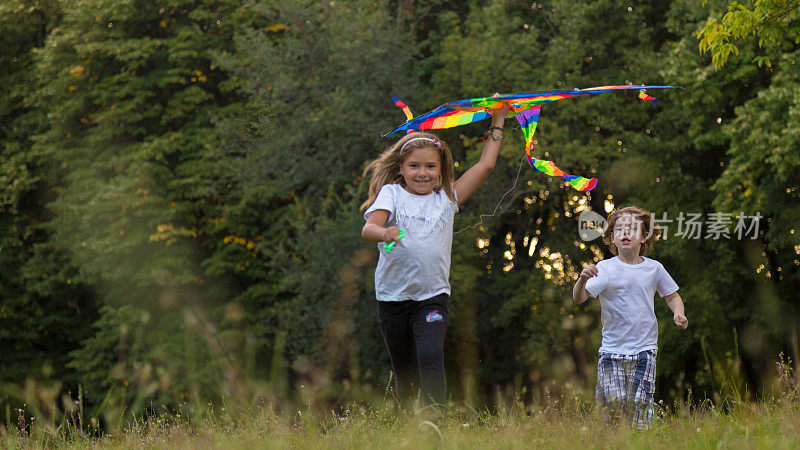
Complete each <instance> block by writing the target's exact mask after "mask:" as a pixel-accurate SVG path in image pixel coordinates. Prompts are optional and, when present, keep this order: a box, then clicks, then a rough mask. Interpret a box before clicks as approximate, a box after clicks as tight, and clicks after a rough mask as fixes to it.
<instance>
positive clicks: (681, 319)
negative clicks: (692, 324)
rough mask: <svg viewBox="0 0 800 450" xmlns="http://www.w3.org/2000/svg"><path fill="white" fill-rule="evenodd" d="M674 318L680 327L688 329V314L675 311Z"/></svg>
mask: <svg viewBox="0 0 800 450" xmlns="http://www.w3.org/2000/svg"><path fill="white" fill-rule="evenodd" d="M672 320H674V321H675V325H677V326H678V327H680V328H682V329H684V330H685V329H686V327H688V326H689V319H687V318H686V316H684V315H683V314H681V313H675V314H674V315H673V316H672Z"/></svg>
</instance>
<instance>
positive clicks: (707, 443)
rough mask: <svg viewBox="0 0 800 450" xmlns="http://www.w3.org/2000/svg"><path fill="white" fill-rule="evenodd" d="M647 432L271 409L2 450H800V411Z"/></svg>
mask: <svg viewBox="0 0 800 450" xmlns="http://www.w3.org/2000/svg"><path fill="white" fill-rule="evenodd" d="M661 416H662V417H661V418H659V419H658V420H657V421H656V422H655V423H654V425H653V428H652V429H651V430H649V431H638V430H634V429H630V428H629V427H627V426H617V427H611V426H609V425H607V424H606V422H605V421H604V420H603V418H602V417H601V416H600V414H599V413H598V412H597V411H595V410H594V408H592V407H591V406H588V405H583V406H580V405H570V406H567V407H558V406H552V407H546V408H540V409H533V410H530V409H529V410H527V411H526V410H524V409H523V408H521V407H514V406H510V407H506V408H501V409H500V410H499V411H495V412H494V413H488V412H483V413H481V412H475V411H472V410H469V409H460V410H459V409H457V408H454V409H451V410H449V411H447V412H446V413H445V415H444V417H439V418H438V419H436V420H434V421H435V422H436V423H438V424H439V430H440V433H441V437H439V433H437V432H436V431H435V430H434V429H433V428H432V427H430V426H427V425H422V427H421V428H422V429H420V424H421V423H422V421H423V420H424V417H423V415H420V414H416V415H415V414H410V413H398V412H396V410H394V409H392V408H389V407H385V408H376V407H374V406H373V407H369V408H364V407H359V406H355V405H354V406H352V408H351V409H349V410H345V411H344V412H343V413H341V414H336V415H334V414H317V415H310V414H308V413H304V412H303V411H299V412H297V413H296V414H294V415H287V414H283V415H276V414H275V413H274V412H272V411H271V410H268V409H258V410H256V411H255V412H248V413H245V414H240V415H238V416H237V418H235V419H234V418H232V416H231V415H230V414H224V415H220V414H214V415H209V418H207V419H205V420H202V421H195V422H191V421H185V420H182V419H181V418H180V417H177V416H172V417H169V418H164V417H161V418H153V419H151V420H149V421H147V422H144V423H140V424H137V425H135V426H132V427H130V428H127V429H121V430H120V431H119V432H118V433H116V434H114V433H111V434H110V435H108V434H106V435H103V436H101V437H83V436H81V434H80V433H77V432H74V431H73V432H65V431H63V430H60V431H56V432H52V431H50V432H48V431H46V430H45V428H46V427H37V426H36V425H35V424H34V425H32V426H31V427H30V429H29V432H28V434H27V435H20V433H19V432H18V430H16V429H13V430H9V429H8V428H4V427H2V426H0V435H2V438H0V444H2V446H3V447H4V448H23V447H24V448H37V447H49V448H230V449H239V448H370V449H376V448H377V449H388V448H414V449H416V448H458V449H463V448H475V449H478V448H769V449H772V448H800V404H798V403H797V402H795V401H790V400H788V399H780V400H775V401H770V402H766V403H750V402H746V403H745V402H742V403H734V404H732V405H731V406H729V407H728V408H726V411H722V410H721V409H719V408H715V407H712V406H700V407H693V408H690V407H687V406H681V405H678V406H677V407H675V408H670V411H666V412H663V411H662V413H661Z"/></svg>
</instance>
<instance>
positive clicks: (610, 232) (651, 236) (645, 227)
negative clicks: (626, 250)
mask: <svg viewBox="0 0 800 450" xmlns="http://www.w3.org/2000/svg"><path fill="white" fill-rule="evenodd" d="M625 214H630V215H632V216H633V217H635V218H637V219H639V220H641V221H642V229H641V233H643V234H644V235H645V236H647V240H646V241H644V242H643V243H642V246H641V247H640V248H639V255H644V254H646V253H647V252H649V251H650V250H651V249H652V248H653V243H654V242H655V241H657V240H658V238H659V236H661V227H659V226H658V224H657V223H656V222H655V219H653V216H652V215H651V214H650V212H649V211H645V210H644V209H641V208H639V207H636V206H627V207H625V208H621V209H617V210H614V212H612V213H611V214H610V215H609V216H608V225H607V226H606V229H605V230H604V231H603V242H605V243H606V245H608V249H609V250H611V253H613V254H614V255H617V254H619V252H618V250H617V246H616V245H614V242H612V239H613V237H614V226H615V225H616V224H617V220H619V218H620V217H622V216H623V215H625Z"/></svg>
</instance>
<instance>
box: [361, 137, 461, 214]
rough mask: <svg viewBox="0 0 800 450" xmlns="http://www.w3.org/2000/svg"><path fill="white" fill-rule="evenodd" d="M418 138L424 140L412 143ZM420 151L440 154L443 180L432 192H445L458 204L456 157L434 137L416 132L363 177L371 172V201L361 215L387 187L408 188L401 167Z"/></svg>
mask: <svg viewBox="0 0 800 450" xmlns="http://www.w3.org/2000/svg"><path fill="white" fill-rule="evenodd" d="M416 138H425V139H418V140H415V141H414V142H409V141H410V140H412V139H416ZM406 142H408V145H406ZM437 143H438V144H437ZM421 148H429V149H431V150H435V151H437V152H439V159H440V162H441V167H442V180H441V183H439V185H438V186H435V187H434V188H433V190H434V191H436V192H439V191H440V190H442V189H444V192H445V193H446V194H447V197H448V198H449V199H450V200H451V201H456V197H455V193H453V182H454V176H453V156H452V155H451V154H450V147H448V146H447V144H446V143H444V142H443V141H441V140H440V139H439V138H438V137H437V136H436V135H435V134H433V133H425V132H415V133H409V134H407V135H405V136H403V138H402V139H400V140H399V141H397V142H396V143H395V144H394V145H392V146H391V147H389V149H388V150H386V151H384V152H383V154H381V156H380V157H378V159H376V160H374V161H372V162H371V163H369V165H368V166H367V168H366V170H364V176H366V175H367V173H369V172H370V171H372V179H371V180H370V182H369V198H368V199H367V201H365V202H364V203H362V204H361V210H362V211H363V210H365V209H367V208H368V207H369V205H371V204H372V203H373V202H374V201H375V197H377V196H378V192H380V190H381V188H382V187H383V186H384V185H387V184H393V183H397V184H400V185H401V186H405V180H404V179H403V176H402V175H401V174H400V167H401V166H402V165H403V161H405V160H406V158H408V155H410V154H411V152H413V151H414V150H419V149H421Z"/></svg>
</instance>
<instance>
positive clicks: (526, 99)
mask: <svg viewBox="0 0 800 450" xmlns="http://www.w3.org/2000/svg"><path fill="white" fill-rule="evenodd" d="M674 88H680V89H683V88H681V87H680V86H663V85H622V86H597V87H592V88H587V89H563V90H553V91H538V92H518V93H515V94H504V95H499V96H497V97H478V98H468V99H463V100H456V101H454V102H448V103H445V104H443V105H441V106H439V107H438V108H436V109H434V110H433V111H430V112H427V113H425V114H422V115H420V116H417V117H411V111H410V110H409V109H408V107H407V106H405V104H404V103H403V102H402V101H400V99H398V98H397V97H393V98H392V100H393V101H394V102H395V104H396V105H398V106H399V107H400V108H403V112H405V113H406V117H407V118H408V121H407V122H406V123H404V124H402V125H400V126H399V127H397V128H395V129H394V130H392V131H390V132H389V133H386V134H385V135H384V137H386V136H389V135H391V134H394V133H397V132H398V131H406V132H411V131H414V130H438V129H442V128H452V127H457V126H459V125H466V124H469V123H473V122H477V121H480V120H484V119H488V118H490V117H492V111H493V110H496V109H501V108H503V106H504V105H508V106H509V112H508V116H507V117H516V118H517V121H519V123H520V126H521V127H522V132H523V134H524V135H525V152H526V154H527V158H528V163H530V165H531V166H532V167H534V168H535V169H536V170H539V171H541V172H544V173H546V174H548V175H550V176H559V177H562V178H563V179H564V180H566V181H567V182H568V183H569V184H570V185H572V186H573V187H574V188H575V189H578V190H587V191H588V190H592V189H593V188H594V187H595V186H596V185H597V179H595V178H584V177H579V176H576V175H568V174H566V173H564V171H562V170H561V169H559V168H558V167H556V165H555V164H553V162H552V161H544V160H540V159H535V158H533V157H532V156H531V151H530V150H531V147H532V143H533V132H534V131H535V130H536V125H537V124H538V123H539V108H540V105H541V104H542V103H550V102H554V101H557V100H562V99H565V98H570V97H577V96H581V95H594V94H602V93H605V92H611V91H622V90H639V98H641V99H643V100H647V101H650V102H653V103H657V101H656V99H655V98H653V97H651V96H649V95H647V94H646V93H645V89H674Z"/></svg>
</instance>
